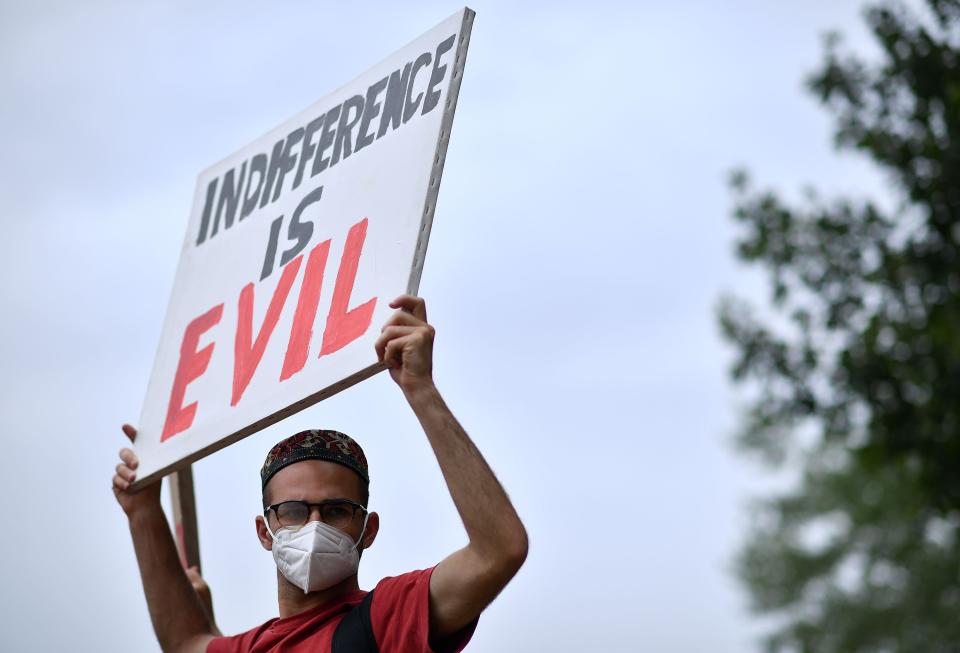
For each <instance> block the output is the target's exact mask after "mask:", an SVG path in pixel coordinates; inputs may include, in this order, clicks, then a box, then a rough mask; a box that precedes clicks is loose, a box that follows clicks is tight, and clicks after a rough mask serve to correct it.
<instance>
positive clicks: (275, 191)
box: [135, 8, 474, 484]
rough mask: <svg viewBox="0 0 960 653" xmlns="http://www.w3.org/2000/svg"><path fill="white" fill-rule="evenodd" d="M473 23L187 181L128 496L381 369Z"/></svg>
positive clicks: (434, 187)
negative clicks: (191, 192)
mask: <svg viewBox="0 0 960 653" xmlns="http://www.w3.org/2000/svg"><path fill="white" fill-rule="evenodd" d="M473 16H474V12H472V11H471V10H469V9H466V8H465V9H463V10H461V11H459V12H457V13H456V14H455V15H453V16H451V17H450V18H448V19H447V20H445V21H444V22H442V23H440V24H439V25H437V26H436V27H434V28H433V29H432V30H430V31H429V32H427V33H426V34H424V35H423V36H421V37H420V38H418V39H416V40H415V41H413V42H412V43H410V44H409V45H407V46H406V47H404V48H402V49H401V50H399V51H398V52H396V53H395V54H393V55H392V56H390V57H389V58H387V59H386V60H384V61H383V62H381V63H379V64H378V65H376V66H374V67H373V68H371V69H370V70H368V71H367V72H365V73H364V74H362V75H361V76H360V77H358V78H356V79H355V80H353V81H352V82H350V83H349V84H346V85H345V86H343V87H341V88H339V89H338V90H336V91H334V92H333V93H331V94H330V95H328V96H326V97H325V98H323V99H322V100H320V101H319V102H317V103H316V104H314V105H313V106H312V107H310V108H309V109H307V110H305V111H303V112H301V113H299V114H298V115H296V116H294V117H293V118H292V119H290V120H288V121H287V122H285V123H284V124H282V125H280V126H279V127H277V128H276V129H274V130H272V131H270V132H269V133H267V134H265V135H264V136H263V137H261V138H258V139H257V140H255V141H254V142H253V143H250V144H249V145H248V146H246V147H244V148H242V149H241V150H239V151H238V152H236V153H234V154H232V155H230V156H229V157H227V158H226V159H224V160H223V161H221V162H220V163H218V164H216V165H214V166H212V167H210V168H208V169H207V170H205V171H204V172H202V173H201V174H200V177H199V179H198V182H197V190H196V194H195V197H194V202H193V209H192V212H191V215H190V222H189V226H188V227H187V235H186V239H185V240H184V244H183V251H182V253H181V256H180V264H179V267H178V268H177V275H176V279H175V281H174V286H173V293H172V295H171V298H170V305H169V307H168V309H167V315H166V320H165V322H164V325H163V332H162V336H161V339H160V346H159V349H158V351H157V357H156V361H155V362H154V367H153V372H152V374H151V377H150V382H149V385H148V388H147V396H146V399H145V401H144V406H143V413H142V415H141V417H140V423H139V425H138V429H139V434H138V435H137V440H136V443H135V449H136V453H137V455H138V456H139V458H140V467H139V470H138V484H140V483H143V482H145V481H148V480H150V479H152V478H155V477H156V476H158V475H162V474H166V473H167V472H169V471H172V470H174V469H176V468H177V467H179V466H182V465H185V464H187V463H189V462H192V461H194V460H197V459H199V458H202V457H204V456H206V455H208V454H210V453H213V452H214V451H216V450H218V449H221V448H223V447H225V446H227V445H229V444H231V443H232V442H235V441H237V440H239V439H241V438H243V437H245V436H247V435H249V434H251V433H253V432H255V431H257V430H259V429H262V428H264V427H266V426H268V425H270V424H272V423H274V422H276V421H278V420H280V419H282V418H284V417H286V416H288V415H291V414H293V413H295V412H297V411H298V410H302V409H303V408H306V407H307V406H309V405H311V404H313V403H315V402H317V401H320V400H321V399H324V398H326V397H328V396H330V395H332V394H334V393H336V392H339V391H340V390H343V389H344V388H347V387H349V386H350V385H352V384H354V383H356V382H358V381H360V380H362V379H364V378H367V377H369V376H370V375H372V374H374V373H375V372H378V371H380V370H381V369H382V365H380V364H379V363H378V362H377V358H376V353H375V351H374V348H373V343H374V341H375V340H376V339H377V336H379V333H380V329H379V325H380V324H382V323H383V322H384V321H385V320H386V319H387V318H388V317H389V315H390V313H391V312H392V309H390V307H389V306H388V303H389V302H390V301H391V300H392V299H393V298H394V297H396V296H397V295H400V294H402V293H404V292H410V293H416V291H417V287H418V285H419V282H420V272H421V270H422V266H423V259H424V255H425V253H426V247H427V239H428V237H429V235H430V226H431V222H432V219H433V211H434V207H435V205H436V198H437V192H438V190H439V185H440V175H441V172H442V170H443V162H444V157H445V154H446V149H447V142H448V141H449V138H450V128H451V126H452V122H453V113H454V109H455V108H456V103H457V93H458V91H459V88H460V82H461V79H462V76H463V66H464V63H465V60H466V54H467V46H468V44H469V40H470V28H471V25H472V23H473Z"/></svg>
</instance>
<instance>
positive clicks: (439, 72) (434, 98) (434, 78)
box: [420, 34, 457, 116]
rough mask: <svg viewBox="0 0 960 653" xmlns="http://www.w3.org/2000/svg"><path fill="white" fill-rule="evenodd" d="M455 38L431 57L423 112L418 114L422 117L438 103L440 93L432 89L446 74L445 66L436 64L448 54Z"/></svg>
mask: <svg viewBox="0 0 960 653" xmlns="http://www.w3.org/2000/svg"><path fill="white" fill-rule="evenodd" d="M456 38H457V35H456V34H454V35H452V36H451V37H450V38H448V39H447V40H446V41H443V42H442V43H441V44H440V45H438V46H437V53H436V54H435V55H434V57H433V72H432V73H431V74H430V84H429V86H427V96H426V97H425V98H424V99H423V111H421V112H420V115H421V116H424V115H426V114H427V113H429V112H430V111H432V110H433V108H434V107H435V106H437V102H439V101H440V91H439V90H434V89H435V88H436V87H437V84H439V83H440V82H441V81H443V77H444V75H446V73H447V66H446V65H443V66H440V65H438V64H439V63H440V57H442V56H443V55H444V54H445V53H447V52H449V51H450V48H452V47H453V41H454V40H455V39H456Z"/></svg>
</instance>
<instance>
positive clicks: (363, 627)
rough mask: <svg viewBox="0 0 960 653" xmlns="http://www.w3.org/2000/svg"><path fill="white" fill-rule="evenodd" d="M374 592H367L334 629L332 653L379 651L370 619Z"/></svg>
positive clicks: (372, 652)
mask: <svg viewBox="0 0 960 653" xmlns="http://www.w3.org/2000/svg"><path fill="white" fill-rule="evenodd" d="M371 601H373V592H372V591H371V592H367V595H366V596H365V597H363V601H361V602H360V603H359V604H358V605H355V606H354V607H353V608H351V609H350V612H348V613H347V614H345V615H344V617H343V619H341V620H340V623H339V624H337V629H336V630H335V631H333V645H332V646H331V647H330V651H331V653H379V649H378V648H377V640H376V639H375V638H374V636H373V622H371V621H370V603H371Z"/></svg>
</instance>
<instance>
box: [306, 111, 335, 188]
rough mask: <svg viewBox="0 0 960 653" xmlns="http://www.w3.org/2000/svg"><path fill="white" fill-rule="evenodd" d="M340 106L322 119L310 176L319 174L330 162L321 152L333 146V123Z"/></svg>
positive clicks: (328, 112)
mask: <svg viewBox="0 0 960 653" xmlns="http://www.w3.org/2000/svg"><path fill="white" fill-rule="evenodd" d="M340 106H341V105H339V104H338V105H337V106H335V107H333V108H332V109H330V110H329V111H327V115H325V116H324V117H323V131H322V132H320V142H319V143H318V144H317V156H316V157H315V158H314V159H313V171H312V172H311V173H310V176H311V177H312V176H314V175H317V174H320V173H321V172H323V171H324V170H326V169H327V165H329V163H330V160H329V159H327V158H326V157H324V156H323V152H324V151H325V150H326V149H327V148H328V147H330V146H331V145H333V134H334V127H333V123H334V121H335V120H336V119H337V117H338V116H339V115H340Z"/></svg>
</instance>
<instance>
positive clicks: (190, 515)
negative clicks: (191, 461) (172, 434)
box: [170, 465, 202, 573]
mask: <svg viewBox="0 0 960 653" xmlns="http://www.w3.org/2000/svg"><path fill="white" fill-rule="evenodd" d="M170 499H171V501H172V503H173V525H174V533H175V535H176V538H177V550H178V551H179V552H180V562H181V563H182V564H183V567H184V569H186V568H188V567H196V568H197V571H198V572H200V573H202V572H201V571H200V541H199V538H198V536H197V505H196V503H195V502H194V498H193V470H192V469H191V467H190V465H187V466H186V467H182V468H181V469H180V470H179V471H176V472H174V473H172V474H170Z"/></svg>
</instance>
